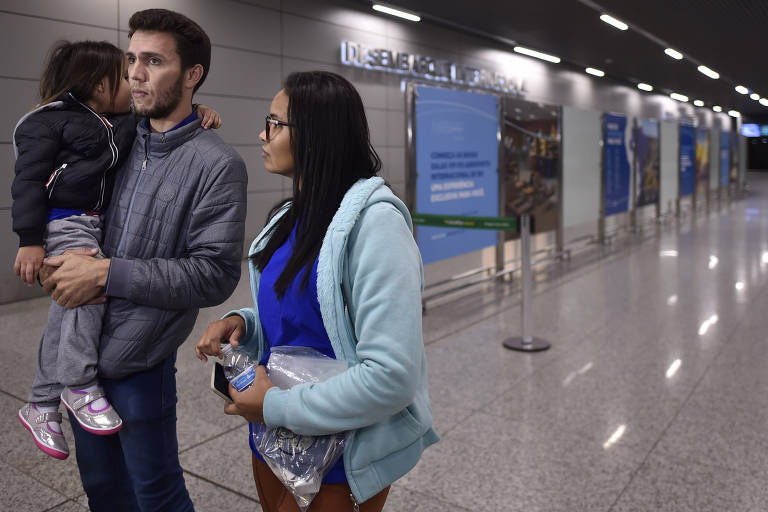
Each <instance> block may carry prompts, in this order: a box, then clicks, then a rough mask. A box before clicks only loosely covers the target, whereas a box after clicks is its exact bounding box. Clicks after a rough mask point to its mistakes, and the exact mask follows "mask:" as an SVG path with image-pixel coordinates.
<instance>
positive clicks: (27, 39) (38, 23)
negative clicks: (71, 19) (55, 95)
mask: <svg viewBox="0 0 768 512" xmlns="http://www.w3.org/2000/svg"><path fill="white" fill-rule="evenodd" d="M59 39H67V40H73V41H75V40H81V39H94V40H98V41H109V42H110V43H112V44H117V31H116V30H110V29H103V28H96V27H87V26H83V25H74V24H72V23H65V22H61V21H52V20H44V19H40V18H33V17H30V16H17V15H15V14H7V13H1V12H0V48H3V72H2V74H3V75H5V76H13V77H18V78H31V79H34V80H37V79H39V78H40V73H42V71H43V66H44V63H45V58H46V56H47V55H48V52H49V51H50V49H51V46H52V45H53V44H54V43H55V42H56V41H58V40H59ZM21 42H23V43H21ZM22 47H23V51H13V50H9V49H11V48H14V49H18V48H22Z"/></svg>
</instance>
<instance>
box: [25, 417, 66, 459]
mask: <svg viewBox="0 0 768 512" xmlns="http://www.w3.org/2000/svg"><path fill="white" fill-rule="evenodd" d="M18 416H19V421H20V422H21V424H22V425H24V428H26V429H27V430H29V433H30V434H32V437H33V438H34V439H35V444H36V445H37V447H38V448H40V449H41V450H42V451H43V452H45V453H46V454H47V455H50V456H51V457H53V458H54V459H59V460H64V459H66V458H67V457H69V446H67V440H66V439H64V435H63V434H62V433H61V414H60V413H58V412H40V411H39V410H38V408H37V406H36V405H35V404H32V403H26V404H24V407H22V408H21V409H19V414H18ZM48 423H58V424H59V431H58V432H56V431H55V430H53V429H51V428H50V427H49V426H48Z"/></svg>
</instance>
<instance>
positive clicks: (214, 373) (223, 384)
mask: <svg viewBox="0 0 768 512" xmlns="http://www.w3.org/2000/svg"><path fill="white" fill-rule="evenodd" d="M211 390H212V391H213V392H214V393H216V394H217V395H219V396H220V397H221V398H223V399H224V400H226V401H227V402H229V403H231V404H232V403H234V402H233V401H232V397H231V396H230V395H229V381H228V380H227V377H226V376H225V375H224V367H223V366H221V363H213V369H212V370H211Z"/></svg>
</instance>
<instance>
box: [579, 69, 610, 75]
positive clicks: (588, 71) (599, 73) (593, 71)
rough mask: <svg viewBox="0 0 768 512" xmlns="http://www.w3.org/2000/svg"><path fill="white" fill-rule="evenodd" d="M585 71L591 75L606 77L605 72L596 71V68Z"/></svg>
mask: <svg viewBox="0 0 768 512" xmlns="http://www.w3.org/2000/svg"><path fill="white" fill-rule="evenodd" d="M584 71H586V72H587V73H589V74H590V75H595V76H605V71H602V70H599V69H595V68H587V69H585V70H584Z"/></svg>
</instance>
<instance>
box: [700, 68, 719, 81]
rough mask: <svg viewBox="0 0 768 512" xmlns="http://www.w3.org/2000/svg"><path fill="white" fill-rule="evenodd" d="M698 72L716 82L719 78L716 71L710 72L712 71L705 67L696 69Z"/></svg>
mask: <svg viewBox="0 0 768 512" xmlns="http://www.w3.org/2000/svg"><path fill="white" fill-rule="evenodd" d="M698 70H699V72H701V73H702V74H703V75H707V76H708V77H709V78H714V79H715V80H717V79H718V78H720V73H718V72H717V71H712V70H711V69H709V68H708V67H707V66H699V67H698Z"/></svg>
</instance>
